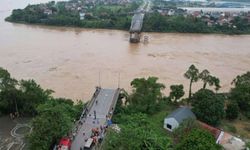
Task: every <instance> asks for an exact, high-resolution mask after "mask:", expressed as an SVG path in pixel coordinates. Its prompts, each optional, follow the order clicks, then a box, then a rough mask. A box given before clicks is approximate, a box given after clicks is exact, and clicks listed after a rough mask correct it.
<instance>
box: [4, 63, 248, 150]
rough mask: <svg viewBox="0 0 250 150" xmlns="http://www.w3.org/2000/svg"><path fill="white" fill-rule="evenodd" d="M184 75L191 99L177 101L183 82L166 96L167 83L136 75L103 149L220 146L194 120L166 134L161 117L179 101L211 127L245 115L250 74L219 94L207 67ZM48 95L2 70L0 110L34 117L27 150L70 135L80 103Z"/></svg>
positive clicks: (236, 80)
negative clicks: (194, 89) (198, 85)
mask: <svg viewBox="0 0 250 150" xmlns="http://www.w3.org/2000/svg"><path fill="white" fill-rule="evenodd" d="M184 76H185V77H186V78H187V79H189V80H190V86H189V88H190V90H189V91H190V92H189V93H190V95H189V96H190V98H188V99H189V100H186V99H181V97H182V96H183V95H184V91H183V89H184V87H183V85H181V84H180V85H178V84H176V85H172V86H170V89H171V92H170V94H169V96H168V97H166V96H164V95H163V94H162V91H163V90H164V89H165V85H164V84H162V83H158V82H157V81H158V78H156V77H148V78H147V79H145V78H136V79H134V80H133V81H132V82H131V86H132V88H133V90H132V93H131V94H128V93H127V92H126V91H123V92H122V93H121V95H120V97H119V100H118V102H117V106H116V109H115V112H114V118H113V122H115V123H117V124H118V125H119V127H120V128H121V130H120V131H115V130H111V129H110V130H108V133H107V137H106V138H105V140H104V143H103V145H102V147H103V149H121V150H123V149H128V150H130V149H131V150H134V149H135V150H137V149H138V150H139V149H158V150H161V149H162V150H165V149H171V148H172V149H176V150H179V149H183V148H185V149H209V148H212V149H215V150H217V149H218V150H219V149H221V147H220V146H218V145H217V144H215V139H214V138H213V136H212V135H211V134H210V133H208V132H207V131H204V130H203V129H201V128H200V126H199V125H198V124H197V123H196V121H194V120H186V121H184V122H183V123H182V124H181V125H180V126H179V128H177V129H175V130H174V132H173V133H172V134H171V135H169V134H168V133H167V131H166V130H164V129H163V125H162V123H163V119H164V117H166V116H167V115H168V114H169V113H171V111H173V110H174V109H175V108H177V107H178V105H179V104H182V105H183V104H184V105H190V104H191V105H192V111H193V112H194V113H195V115H196V116H197V119H198V120H200V121H203V122H205V123H208V124H210V125H213V126H218V125H219V124H220V123H221V120H222V119H225V118H227V119H229V120H230V121H231V120H233V119H237V117H238V115H239V114H241V115H244V116H246V117H249V112H250V107H248V106H249V105H250V103H249V102H250V100H249V97H250V96H249V93H250V91H249V89H250V88H249V85H250V84H249V83H250V72H247V73H245V74H243V75H239V76H237V77H236V78H235V79H234V80H233V82H232V84H233V85H234V87H233V88H232V89H231V91H229V93H226V94H225V93H218V90H219V88H220V84H219V83H220V80H219V79H218V78H217V77H215V76H213V75H211V74H210V73H209V71H208V70H203V71H202V72H199V69H198V68H196V66H194V65H191V66H190V67H189V68H188V70H187V71H186V72H185V73H184ZM198 81H202V82H203V86H202V87H201V89H200V90H198V91H197V92H194V93H192V90H191V88H192V84H194V83H195V82H198ZM207 85H210V86H211V87H212V86H213V87H214V90H215V91H216V92H214V91H213V90H209V89H207ZM51 93H52V91H51V90H44V89H42V88H41V87H40V85H38V84H37V83H36V82H35V81H34V80H20V81H17V80H16V79H14V78H12V77H11V75H10V74H9V72H8V71H7V70H5V69H3V68H0V111H1V114H9V113H14V112H18V113H19V114H20V115H22V116H27V115H29V116H33V117H34V118H33V120H32V122H31V125H32V127H33V130H32V133H31V134H30V135H28V140H29V146H30V148H31V149H35V150H36V149H39V150H43V149H44V150H45V149H48V148H50V147H51V146H52V145H53V144H54V143H56V142H58V139H59V138H60V137H62V136H65V135H67V134H68V133H69V131H70V129H71V128H72V125H73V122H74V120H75V119H76V118H77V117H79V116H80V114H81V109H82V107H83V104H82V103H78V104H77V105H74V103H73V102H72V101H71V100H69V99H64V98H53V96H52V95H51ZM189 102H190V103H189ZM224 106H226V108H225V107H224ZM231 132H235V131H233V130H231ZM45 137H46V138H45Z"/></svg>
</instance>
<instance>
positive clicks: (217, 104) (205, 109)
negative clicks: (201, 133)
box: [191, 89, 224, 126]
mask: <svg viewBox="0 0 250 150" xmlns="http://www.w3.org/2000/svg"><path fill="white" fill-rule="evenodd" d="M191 103H192V106H193V109H192V111H193V112H194V113H195V115H196V117H197V118H198V119H199V120H201V121H204V122H206V123H208V124H210V125H215V126H216V125H219V123H220V120H221V119H222V118H223V117H224V99H223V97H222V96H220V95H217V94H215V93H214V92H213V91H211V90H208V89H200V90H199V91H197V92H196V93H195V94H194V95H193V97H192V101H191Z"/></svg>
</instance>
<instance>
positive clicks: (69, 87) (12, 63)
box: [0, 0, 250, 100]
mask: <svg viewBox="0 0 250 150" xmlns="http://www.w3.org/2000/svg"><path fill="white" fill-rule="evenodd" d="M45 1H46V0H40V1H36V0H29V1H23V0H1V1H0V66H1V67H4V68H6V69H7V70H8V71H9V72H10V73H11V74H12V76H13V77H15V78H17V79H35V80H36V81H37V82H38V83H39V84H41V86H42V87H43V88H49V89H53V90H54V91H55V94H54V95H55V96H57V97H67V98H72V99H84V100H88V99H89V98H90V97H91V95H92V93H93V91H94V88H95V86H97V85H99V73H100V84H101V86H102V87H106V88H116V87H117V86H118V76H119V74H120V84H119V85H120V87H122V88H125V89H126V90H130V81H132V80H133V79H134V78H136V77H148V76H157V77H159V81H160V82H162V83H164V84H165V85H166V90H165V91H164V92H165V94H168V91H169V86H170V85H171V84H179V83H182V84H184V85H185V89H186V90H187V88H188V80H187V79H185V78H184V77H183V74H184V72H185V71H186V70H187V68H188V67H189V66H190V65H191V64H195V65H196V66H197V67H198V68H199V69H200V70H202V69H208V70H209V71H210V72H211V73H212V74H213V75H216V76H217V77H219V78H220V80H221V85H222V88H221V91H228V90H229V89H230V86H231V85H230V83H231V81H232V79H233V78H234V77H235V76H236V75H238V74H242V73H244V72H246V71H249V70H250V35H236V36H229V35H215V34H210V35H209V34H175V33H143V35H147V36H148V37H149V42H148V43H147V44H144V43H140V44H130V43H129V41H128V38H129V34H128V32H125V31H117V30H92V29H80V28H67V27H46V26H38V25H23V24H13V23H8V22H5V21H4V18H5V17H6V16H8V15H9V14H10V13H11V11H10V10H12V9H13V8H23V7H24V6H26V5H27V4H28V3H39V2H45ZM199 87H201V83H200V84H199V83H198V84H195V85H194V90H196V89H197V88H199Z"/></svg>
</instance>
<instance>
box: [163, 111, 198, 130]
mask: <svg viewBox="0 0 250 150" xmlns="http://www.w3.org/2000/svg"><path fill="white" fill-rule="evenodd" d="M188 118H192V119H196V117H195V115H194V113H193V112H192V111H191V110H190V109H189V108H187V107H180V108H178V109H176V110H175V111H173V112H172V113H171V114H170V115H168V116H167V117H166V118H165V119H164V126H163V127H164V128H165V129H167V130H169V131H171V132H172V131H173V130H174V129H175V128H178V127H179V125H180V124H181V123H182V122H183V121H184V120H185V119H188Z"/></svg>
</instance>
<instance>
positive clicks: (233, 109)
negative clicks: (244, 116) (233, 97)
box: [226, 102, 239, 120]
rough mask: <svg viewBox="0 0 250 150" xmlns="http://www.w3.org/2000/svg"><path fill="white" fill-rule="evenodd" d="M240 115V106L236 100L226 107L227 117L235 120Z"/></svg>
mask: <svg viewBox="0 0 250 150" xmlns="http://www.w3.org/2000/svg"><path fill="white" fill-rule="evenodd" d="M238 115H239V107H238V104H237V103H235V102H230V103H229V104H228V105H227V109H226V117H227V119H230V120H233V119H236V118H237V117H238Z"/></svg>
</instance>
